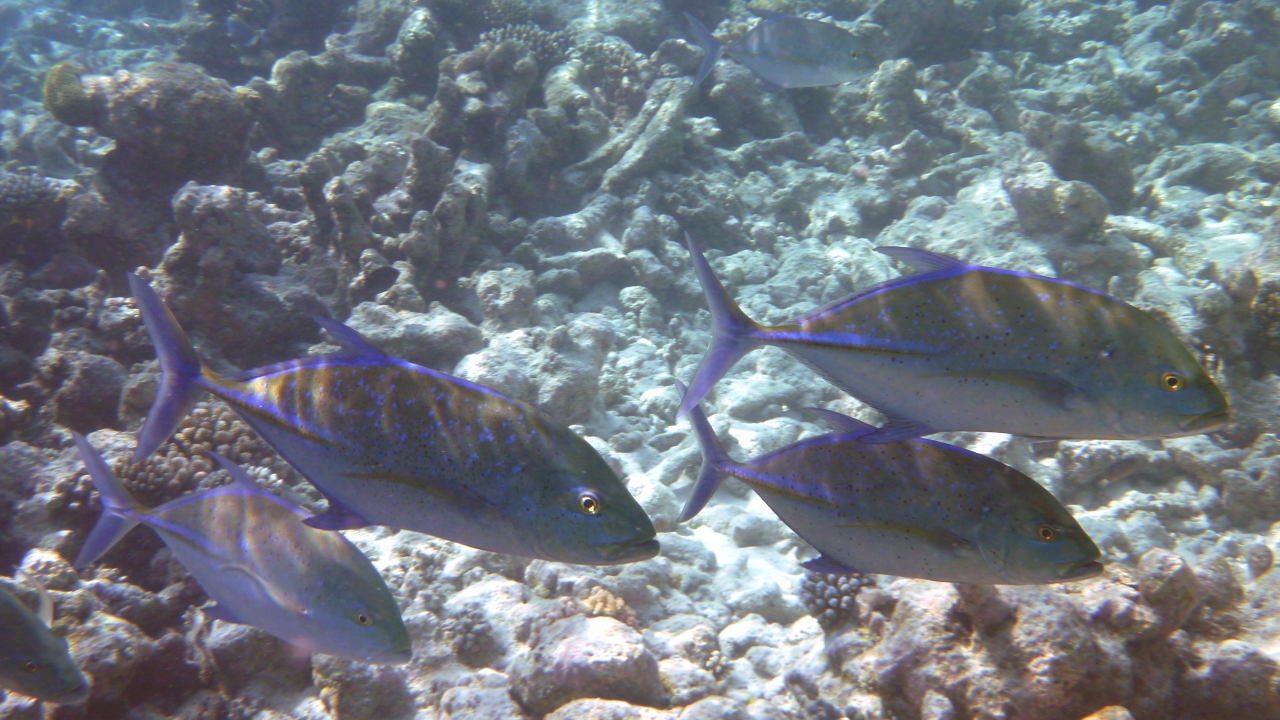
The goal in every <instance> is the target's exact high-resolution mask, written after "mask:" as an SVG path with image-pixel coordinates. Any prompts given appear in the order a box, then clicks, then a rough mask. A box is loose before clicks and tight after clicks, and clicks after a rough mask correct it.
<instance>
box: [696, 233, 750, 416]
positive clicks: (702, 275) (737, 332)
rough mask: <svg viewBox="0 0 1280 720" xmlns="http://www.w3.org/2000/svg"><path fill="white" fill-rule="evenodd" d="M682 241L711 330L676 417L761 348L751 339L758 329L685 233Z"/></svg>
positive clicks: (697, 401)
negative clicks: (704, 301)
mask: <svg viewBox="0 0 1280 720" xmlns="http://www.w3.org/2000/svg"><path fill="white" fill-rule="evenodd" d="M684 237H685V241H686V242H687V243H688V244H689V259H690V260H692V261H693V271H694V272H695V273H696V274H697V275H698V282H699V283H700V284H701V285H702V292H703V293H705V294H706V296H707V305H708V306H709V307H710V309H711V322H712V325H713V328H714V329H713V334H712V337H711V347H709V348H707V354H706V355H704V356H703V358H702V364H701V365H699V366H698V371H697V372H695V373H694V374H693V380H691V381H690V382H689V392H687V393H685V396H684V400H683V401H682V402H681V403H680V411H679V412H678V413H676V414H677V415H683V414H684V413H687V412H689V411H690V409H691V408H693V407H694V406H695V405H697V404H698V403H700V402H702V398H704V397H706V395H707V393H708V392H709V391H710V390H711V388H712V387H714V386H715V384H716V383H717V382H719V381H720V378H722V377H724V374H725V373H726V372H729V368H731V367H733V365H734V363H736V362H738V361H739V360H741V359H742V356H743V355H746V354H747V353H749V352H751V351H752V350H754V349H756V348H757V347H759V346H760V345H761V342H760V341H759V340H757V339H756V338H755V337H754V336H753V335H752V333H754V332H755V331H757V330H760V329H761V328H760V325H758V324H757V323H756V321H754V320H752V319H751V318H749V317H747V314H746V313H744V312H742V308H740V307H738V304H737V303H735V302H734V301H733V298H731V297H729V293H728V292H727V291H726V290H725V289H724V285H721V284H720V281H719V280H717V279H716V274H715V272H713V271H712V270H711V264H710V263H708V262H707V258H706V257H704V256H703V255H702V251H701V250H699V249H698V246H697V245H695V244H694V242H693V238H692V237H690V236H689V233H685V235H684Z"/></svg>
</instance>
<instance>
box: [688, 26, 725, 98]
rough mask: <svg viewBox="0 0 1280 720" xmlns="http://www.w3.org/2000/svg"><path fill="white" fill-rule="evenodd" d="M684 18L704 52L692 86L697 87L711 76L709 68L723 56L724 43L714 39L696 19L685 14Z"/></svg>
mask: <svg viewBox="0 0 1280 720" xmlns="http://www.w3.org/2000/svg"><path fill="white" fill-rule="evenodd" d="M684 17H685V19H686V20H688V21H689V27H691V28H693V34H694V36H695V39H696V40H697V41H698V45H699V46H701V47H702V49H703V51H705V53H706V54H705V55H703V56H702V67H700V68H698V76H697V77H696V78H694V80H693V84H694V85H697V84H698V83H700V82H702V81H703V80H706V79H707V75H710V74H711V68H713V67H715V65H716V62H718V61H719V60H720V56H721V55H723V54H724V43H721V42H720V41H719V40H717V39H716V36H715V35H712V34H711V31H710V30H708V29H707V26H706V25H703V24H702V23H701V22H699V21H698V18H696V17H694V16H692V15H690V14H689V13H685V14H684Z"/></svg>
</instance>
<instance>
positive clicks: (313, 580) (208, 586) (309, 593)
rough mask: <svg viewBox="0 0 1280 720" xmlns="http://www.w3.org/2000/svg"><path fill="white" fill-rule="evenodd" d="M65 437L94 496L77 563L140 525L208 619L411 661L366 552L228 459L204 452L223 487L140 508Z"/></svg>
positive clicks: (298, 642) (372, 659) (374, 659)
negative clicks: (185, 578)
mask: <svg viewBox="0 0 1280 720" xmlns="http://www.w3.org/2000/svg"><path fill="white" fill-rule="evenodd" d="M74 437H75V441H76V445H77V446H78V447H79V448H80V455H81V457H83V458H84V464H85V467H86V468H87V469H88V470H89V475H90V477H91V478H92V479H93V484H94V487H96V488H97V490H98V495H99V496H100V497H101V499H102V517H101V519H99V520H98V524H97V525H96V526H94V528H93V530H92V532H90V533H89V537H88V539H86V540H85V543H84V547H82V548H81V550H80V554H79V556H78V557H77V558H76V562H75V566H76V567H77V568H84V567H87V566H88V565H90V564H91V563H93V562H94V561H95V560H97V559H98V558H99V557H102V555H103V553H105V552H106V551H107V550H109V549H110V548H111V546H112V545H114V544H115V543H116V542H117V541H118V540H120V538H122V537H124V535H125V533H127V532H129V531H130V530H131V529H133V527H134V526H135V525H137V524H139V523H141V524H143V525H146V526H147V527H149V528H151V529H152V530H155V531H156V533H157V534H159V535H160V539H162V540H164V543H165V545H168V546H169V549H170V550H171V551H172V552H173V554H174V556H175V557H177V558H178V561H179V562H181V563H182V565H183V566H184V567H186V568H187V571H188V572H190V573H191V575H192V577H194V578H195V579H196V582H198V583H200V587H203V588H204V589H205V592H207V593H209V597H211V598H213V600H214V601H215V603H216V604H215V605H213V606H211V607H207V608H205V610H204V612H205V614H206V615H209V616H210V617H212V618H214V619H217V620H223V621H226V622H233V623H240V624H242V625H252V626H254V627H256V628H260V629H262V630H265V631H266V632H268V633H270V634H272V635H274V636H276V637H278V638H280V639H281V640H284V641H285V642H288V643H290V644H292V645H295V646H297V647H300V648H303V649H305V650H308V651H310V652H317V653H325V654H327V655H339V656H342V657H345V658H350V659H353V660H360V661H363V662H369V663H381V664H398V663H405V662H408V661H409V660H410V658H411V657H412V652H411V649H410V643H409V633H408V631H407V630H406V629H405V626H404V620H402V619H401V617H400V607H399V605H397V604H396V599H395V597H394V596H392V594H391V590H390V589H389V588H388V587H387V584H386V582H385V581H384V580H383V579H382V576H381V575H379V574H378V570H377V569H376V568H374V566H373V563H371V562H369V558H367V557H365V556H364V554H363V553H361V552H360V550H359V549H357V548H356V546H355V545H353V544H352V543H351V541H350V540H347V539H346V538H345V537H343V536H342V534H341V533H336V532H327V531H324V530H316V529H315V528H312V527H309V526H307V525H306V524H305V523H304V522H303V521H304V520H306V519H307V518H308V517H310V514H309V513H307V512H306V511H304V510H302V509H301V508H298V507H295V506H293V505H291V504H289V503H287V502H285V501H284V500H281V499H280V498H278V497H276V496H275V495H273V494H271V493H269V492H267V491H266V490H263V489H261V488H259V487H258V486H257V485H256V484H254V482H253V480H252V479H251V478H250V477H249V476H248V475H246V474H245V472H244V471H243V470H241V469H240V468H239V467H238V466H236V465H235V464H234V463H232V462H230V461H228V460H227V459H225V458H223V457H222V456H220V455H216V454H214V455H213V458H214V459H215V460H217V461H218V463H219V464H220V465H221V466H222V467H223V468H224V469H225V470H226V471H227V472H229V473H230V474H231V477H232V479H233V480H234V481H235V482H234V483H232V484H231V485H226V486H223V487H219V488H214V489H213V490H207V491H204V492H199V493H194V494H191V495H186V496H184V497H180V498H178V499H177V500H173V501H171V502H168V503H165V504H164V505H161V506H160V507H157V508H155V509H148V508H144V507H142V506H140V505H138V504H137V503H136V502H134V500H133V498H131V497H129V493H128V491H127V490H125V489H124V486H123V485H121V484H120V481H119V480H118V479H116V477H115V476H114V475H113V474H112V473H111V469H110V468H108V467H107V464H106V463H105V462H103V460H102V456H100V455H99V454H98V452H97V451H96V450H94V449H93V447H92V446H91V445H89V442H88V441H87V440H85V439H84V437H82V436H80V435H79V434H74Z"/></svg>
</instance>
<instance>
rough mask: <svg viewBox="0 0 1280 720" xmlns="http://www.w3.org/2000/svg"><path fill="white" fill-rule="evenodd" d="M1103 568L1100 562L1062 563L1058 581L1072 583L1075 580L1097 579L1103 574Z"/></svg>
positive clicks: (1059, 567)
mask: <svg viewBox="0 0 1280 720" xmlns="http://www.w3.org/2000/svg"><path fill="white" fill-rule="evenodd" d="M1102 570H1103V566H1102V561H1100V560H1079V561H1076V562H1069V563H1061V564H1060V565H1059V566H1058V579H1059V580H1061V581H1062V582H1071V581H1073V580H1086V579H1088V578H1091V577H1097V576H1099V575H1101V574H1102Z"/></svg>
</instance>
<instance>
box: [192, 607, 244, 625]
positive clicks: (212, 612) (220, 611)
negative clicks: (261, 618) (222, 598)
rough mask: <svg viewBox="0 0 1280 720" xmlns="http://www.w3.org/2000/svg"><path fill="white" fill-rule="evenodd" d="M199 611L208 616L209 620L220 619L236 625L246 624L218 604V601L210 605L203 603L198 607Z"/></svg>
mask: <svg viewBox="0 0 1280 720" xmlns="http://www.w3.org/2000/svg"><path fill="white" fill-rule="evenodd" d="M200 612H203V613H204V615H205V617H207V618H209V619H210V620H221V621H222V622H225V623H235V624H236V625H244V624H246V623H243V622H241V621H240V619H239V618H237V617H236V616H235V615H234V614H232V612H231V611H230V610H228V609H226V608H225V607H223V606H221V605H219V604H218V603H213V604H212V605H205V606H203V607H201V608H200Z"/></svg>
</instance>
